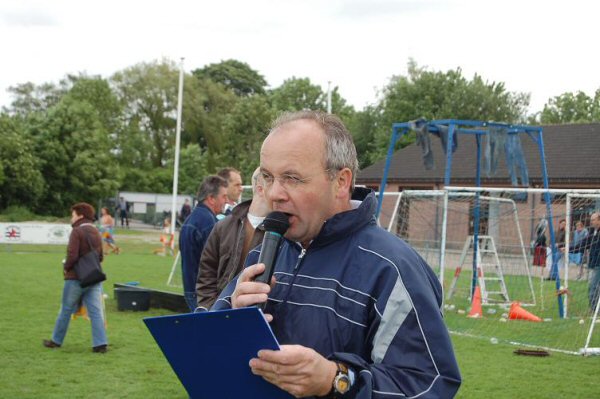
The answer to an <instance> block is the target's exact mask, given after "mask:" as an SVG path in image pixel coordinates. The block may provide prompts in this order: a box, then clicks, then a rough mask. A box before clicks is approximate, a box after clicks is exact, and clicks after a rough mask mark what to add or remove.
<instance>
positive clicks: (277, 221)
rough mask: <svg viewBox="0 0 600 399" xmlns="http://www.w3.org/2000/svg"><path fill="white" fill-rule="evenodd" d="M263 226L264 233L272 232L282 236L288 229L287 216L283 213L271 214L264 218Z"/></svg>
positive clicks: (275, 212)
mask: <svg viewBox="0 0 600 399" xmlns="http://www.w3.org/2000/svg"><path fill="white" fill-rule="evenodd" d="M263 226H264V228H265V230H266V231H272V232H274V233H277V234H279V235H284V234H285V232H286V231H287V229H288V228H289V227H290V221H289V219H288V215H286V214H285V213H283V212H277V211H274V212H271V213H269V214H268V215H267V217H265V220H264V221H263Z"/></svg>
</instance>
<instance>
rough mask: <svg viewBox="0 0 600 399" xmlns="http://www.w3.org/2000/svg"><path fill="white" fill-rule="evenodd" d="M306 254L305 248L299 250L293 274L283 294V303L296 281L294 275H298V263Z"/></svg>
mask: <svg viewBox="0 0 600 399" xmlns="http://www.w3.org/2000/svg"><path fill="white" fill-rule="evenodd" d="M305 255H306V249H305V248H302V251H300V255H298V261H297V262H296V265H295V266H294V276H293V277H292V281H291V282H290V286H289V288H288V292H287V294H286V296H285V299H284V300H283V303H286V302H287V300H288V298H289V296H290V293H291V292H292V287H293V286H294V282H295V281H296V276H297V275H298V272H299V271H300V265H301V264H302V261H303V260H304V256H305Z"/></svg>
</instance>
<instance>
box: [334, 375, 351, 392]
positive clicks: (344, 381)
mask: <svg viewBox="0 0 600 399" xmlns="http://www.w3.org/2000/svg"><path fill="white" fill-rule="evenodd" d="M333 386H334V388H335V390H336V391H337V393H341V394H344V393H346V392H348V390H349V389H350V379H349V378H348V375H347V374H345V373H339V374H338V375H337V376H336V377H335V381H334V384H333Z"/></svg>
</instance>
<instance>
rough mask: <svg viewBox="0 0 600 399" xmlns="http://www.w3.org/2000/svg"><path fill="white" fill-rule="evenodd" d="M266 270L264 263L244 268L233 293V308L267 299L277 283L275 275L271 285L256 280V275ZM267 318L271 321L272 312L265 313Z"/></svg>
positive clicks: (243, 306) (262, 301)
mask: <svg viewBox="0 0 600 399" xmlns="http://www.w3.org/2000/svg"><path fill="white" fill-rule="evenodd" d="M264 270H265V265H264V264H263V263H257V264H256V265H252V266H248V267H247V268H245V269H244V271H243V272H242V274H240V277H239V278H238V281H237V284H236V286H235V290H234V291H233V294H232V295H231V307H232V309H236V308H245V307H248V306H252V305H256V304H259V303H264V302H266V301H267V298H268V296H269V292H271V286H273V285H274V284H275V277H272V278H271V285H270V286H269V285H267V284H265V283H261V282H256V281H254V279H255V278H256V276H258V275H259V274H261V273H262V272H263V271H264ZM265 318H266V319H267V321H269V322H270V321H272V320H273V316H271V315H270V314H265Z"/></svg>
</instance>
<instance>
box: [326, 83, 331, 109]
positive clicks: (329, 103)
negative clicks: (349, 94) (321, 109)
mask: <svg viewBox="0 0 600 399" xmlns="http://www.w3.org/2000/svg"><path fill="white" fill-rule="evenodd" d="M327 113H328V114H330V113H331V80H330V81H328V82H327Z"/></svg>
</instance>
